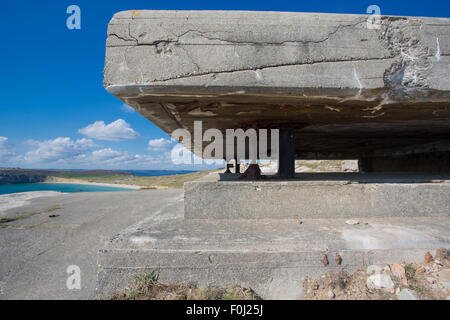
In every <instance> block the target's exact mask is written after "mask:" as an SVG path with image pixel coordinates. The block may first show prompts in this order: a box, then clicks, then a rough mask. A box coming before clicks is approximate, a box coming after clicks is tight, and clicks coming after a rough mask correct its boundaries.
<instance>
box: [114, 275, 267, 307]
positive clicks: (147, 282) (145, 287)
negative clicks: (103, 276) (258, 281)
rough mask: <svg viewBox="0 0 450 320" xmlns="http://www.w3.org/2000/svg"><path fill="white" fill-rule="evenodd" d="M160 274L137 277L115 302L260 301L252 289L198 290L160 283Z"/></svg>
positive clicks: (182, 284)
mask: <svg viewBox="0 0 450 320" xmlns="http://www.w3.org/2000/svg"><path fill="white" fill-rule="evenodd" d="M158 276H159V273H158V271H157V270H153V271H151V272H149V273H145V272H144V273H142V274H141V275H139V276H136V277H135V279H134V283H133V285H132V286H131V288H129V289H127V290H126V291H125V292H122V293H118V294H115V295H113V297H112V299H113V300H258V299H260V297H258V295H257V294H256V293H255V292H254V291H253V290H252V289H250V288H243V287H239V286H233V287H230V288H227V289H223V288H218V287H207V288H198V287H197V286H196V285H194V284H187V283H160V282H158Z"/></svg>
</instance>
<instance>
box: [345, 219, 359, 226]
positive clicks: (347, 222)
mask: <svg viewBox="0 0 450 320" xmlns="http://www.w3.org/2000/svg"><path fill="white" fill-rule="evenodd" d="M345 223H346V224H350V225H356V224H359V221H358V220H353V219H350V220H347V221H345Z"/></svg>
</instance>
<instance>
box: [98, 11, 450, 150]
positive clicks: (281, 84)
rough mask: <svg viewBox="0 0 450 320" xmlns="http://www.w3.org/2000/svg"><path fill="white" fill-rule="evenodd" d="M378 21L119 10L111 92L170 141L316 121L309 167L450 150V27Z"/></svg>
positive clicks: (109, 59)
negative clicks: (179, 132)
mask: <svg viewBox="0 0 450 320" xmlns="http://www.w3.org/2000/svg"><path fill="white" fill-rule="evenodd" d="M367 18H368V16H366V15H341V14H316V13H287V12H239V11H226V12H222V11H149V10H138V11H124V12H119V13H117V14H115V15H114V17H113V18H112V20H111V22H110V24H109V28H108V39H107V45H106V61H105V69H104V85H105V88H106V89H107V90H108V91H109V92H110V93H112V94H114V95H115V96H117V97H118V98H120V99H121V100H123V101H124V102H125V103H127V104H129V105H131V106H132V107H134V108H136V109H137V110H138V111H139V112H140V113H141V114H142V115H143V116H145V117H147V118H148V119H149V120H150V121H152V122H154V123H155V124H156V125H158V126H159V127H160V128H161V129H163V130H164V131H165V132H167V133H168V134H170V133H171V132H172V131H173V130H175V129H177V128H185V129H188V130H189V131H191V132H192V130H193V122H194V120H202V121H203V129H204V130H206V129H208V128H217V129H219V130H222V131H223V130H225V129H229V128H230V129H232V128H244V129H246V128H256V129H257V128H267V127H269V126H270V125H271V124H272V123H273V122H277V123H285V122H287V123H302V124H307V125H306V126H303V127H302V128H301V129H297V131H296V135H297V136H298V139H297V138H296V141H297V142H298V143H296V158H297V159H318V158H322V159H323V158H364V157H374V156H376V155H381V156H392V155H394V154H396V155H399V154H400V155H403V154H411V153H413V154H414V153H421V152H423V148H424V146H428V145H430V144H435V145H438V147H437V149H433V150H434V151H437V152H448V151H450V142H449V140H448V137H449V133H450V121H449V119H450V109H449V108H448V105H449V100H450V94H449V90H450V68H449V63H450V58H449V54H450V41H449V40H450V19H446V18H419V17H390V16H383V17H381V27H380V28H379V29H369V28H367ZM330 141H333V143H330ZM205 145H206V143H205ZM205 145H204V146H205ZM397 150H401V151H397ZM194 151H196V150H194Z"/></svg>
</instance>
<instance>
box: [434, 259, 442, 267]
mask: <svg viewBox="0 0 450 320" xmlns="http://www.w3.org/2000/svg"><path fill="white" fill-rule="evenodd" d="M434 264H435V265H437V266H442V262H441V261H440V260H438V259H434Z"/></svg>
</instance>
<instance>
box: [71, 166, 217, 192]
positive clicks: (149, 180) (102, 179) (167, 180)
mask: <svg viewBox="0 0 450 320" xmlns="http://www.w3.org/2000/svg"><path fill="white" fill-rule="evenodd" d="M214 171H216V170H208V171H199V172H192V173H186V174H176V175H170V176H156V177H144V176H135V175H122V174H121V175H77V174H75V173H72V174H71V175H70V176H64V178H70V179H76V180H77V181H79V182H95V183H111V184H125V185H134V186H141V187H143V188H142V189H167V188H171V189H172V188H174V189H182V188H183V184H184V183H185V182H189V181H194V180H197V179H200V178H203V177H204V176H205V175H207V174H209V173H211V172H214Z"/></svg>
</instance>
